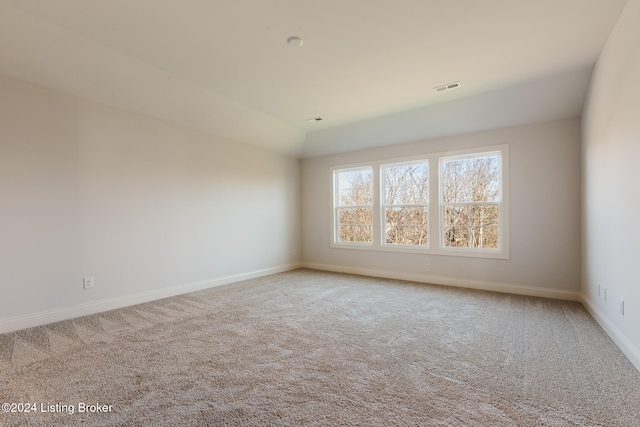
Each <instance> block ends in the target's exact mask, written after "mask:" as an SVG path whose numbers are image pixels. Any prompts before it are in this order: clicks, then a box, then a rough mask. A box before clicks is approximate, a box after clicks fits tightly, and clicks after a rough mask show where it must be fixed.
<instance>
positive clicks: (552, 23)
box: [0, 0, 626, 157]
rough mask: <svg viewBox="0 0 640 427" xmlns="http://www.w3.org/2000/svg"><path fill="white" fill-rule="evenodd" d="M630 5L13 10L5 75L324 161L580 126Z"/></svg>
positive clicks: (67, 4)
mask: <svg viewBox="0 0 640 427" xmlns="http://www.w3.org/2000/svg"><path fill="white" fill-rule="evenodd" d="M625 3H626V0H535V1H533V0H481V1H478V0H447V1H444V0H395V1H394V0H346V1H345V0H324V1H322V2H317V1H310V0H180V1H177V0H92V1H86V0H0V74H3V75H6V76H9V77H13V78H16V79H20V80H23V81H27V82H30V83H34V84H37V85H41V86H44V87H47V88H51V89H54V90H58V91H61V92H65V93H69V94H72V95H75V96H78V97H81V98H85V99H88V100H91V101H95V102H99V103H102V104H106V105H111V106H114V107H118V108H122V109H125V110H128V111H133V112H136V113H141V114H145V115H149V116H152V117H156V118H160V119H163V120H167V121H170V122H173V123H177V124H180V125H183V126H187V127H191V128H194V129H198V130H201V131H204V132H208V133H210V134H213V135H216V136H220V137H223V138H226V139H229V140H233V141H239V142H244V143H249V144H252V145H258V146H261V147H264V148H267V149H269V150H273V151H277V152H280V153H283V154H286V155H290V156H294V157H313V156H318V155H324V154H330V153H335V152H340V151H349V150H353V149H360V148H367V147H370V146H379V145H385V144H393V143H398V142H404V141H408V140H415V139H422V138H428V137H433V136H441V135H448V134H455V133H461V132H470V131H474V130H480V129H488V128H491V127H497V126H509V125H515V124H522V123H527V122H534V121H540V120H551V119H555V118H562V117H571V116H577V115H579V114H580V111H581V109H582V103H583V101H584V96H585V93H586V90H587V87H588V81H589V75H590V72H591V69H592V67H593V65H594V64H595V61H596V59H597V57H598V55H599V53H600V51H601V49H602V47H603V46H604V43H605V41H606V40H607V37H608V36H609V34H610V32H611V30H612V29H613V27H614V25H615V23H616V21H617V19H618V17H619V16H620V13H621V12H622V9H623V8H624V6H625ZM290 36H299V37H301V38H302V39H303V40H304V44H303V45H302V46H301V47H294V46H291V45H289V44H287V39H288V38H289V37H290ZM454 81H460V82H461V87H460V88H458V89H455V90H451V91H447V92H442V93H436V92H435V91H434V89H433V88H434V87H435V86H438V85H442V84H446V83H450V82H454ZM524 96H526V98H525V97H524ZM317 116H320V117H322V118H323V120H322V121H320V122H312V123H310V122H307V121H306V119H309V118H312V117H317Z"/></svg>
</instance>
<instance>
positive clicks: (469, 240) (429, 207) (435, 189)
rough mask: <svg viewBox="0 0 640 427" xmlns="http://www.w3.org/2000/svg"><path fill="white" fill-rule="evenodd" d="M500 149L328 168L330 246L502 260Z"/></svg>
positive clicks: (503, 160) (504, 222) (503, 161)
mask: <svg viewBox="0 0 640 427" xmlns="http://www.w3.org/2000/svg"><path fill="white" fill-rule="evenodd" d="M508 148H509V147H508V145H506V144H505V145H496V146H492V147H484V148H476V149H470V150H458V151H452V152H446V153H432V154H426V155H421V156H419V157H409V158H403V159H388V160H384V161H375V162H368V163H366V164H357V165H350V166H349V165H347V166H339V167H334V168H332V177H333V214H332V221H331V223H332V225H331V230H332V231H331V232H332V234H333V238H332V241H331V245H332V246H333V247H339V248H349V249H361V250H379V251H391V252H412V253H423V254H435V255H456V256H468V257H484V258H499V259H508V258H509V209H508V207H509V205H508V194H509V190H508V177H509V169H508V160H509V153H508ZM436 165H437V167H436Z"/></svg>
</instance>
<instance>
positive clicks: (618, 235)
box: [582, 0, 640, 369]
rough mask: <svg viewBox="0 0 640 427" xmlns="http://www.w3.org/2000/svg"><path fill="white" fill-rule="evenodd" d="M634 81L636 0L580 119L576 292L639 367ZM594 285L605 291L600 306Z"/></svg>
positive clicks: (638, 152) (638, 147)
mask: <svg viewBox="0 0 640 427" xmlns="http://www.w3.org/2000/svg"><path fill="white" fill-rule="evenodd" d="M638 76H640V0H630V1H629V2H628V3H627V6H626V8H625V10H624V11H623V13H622V15H621V17H620V20H619V21H618V23H617V25H616V27H615V28H614V30H613V32H612V33H611V36H610V37H609V40H608V41H607V44H606V45H605V48H604V49H603V51H602V53H601V55H600V58H599V59H598V63H597V65H596V67H595V70H594V74H593V77H592V81H591V87H590V92H589V95H588V97H587V102H586V104H585V109H584V114H583V149H582V151H583V188H582V190H583V224H584V229H583V251H582V265H583V274H582V279H583V280H582V292H583V293H584V295H585V300H586V304H587V306H588V308H589V309H590V310H591V312H592V314H593V315H594V317H595V318H596V319H597V320H598V321H599V322H600V324H601V325H602V326H603V327H604V329H605V330H606V331H607V332H608V333H609V335H611V337H612V338H613V339H614V340H615V341H616V343H617V344H618V345H619V346H620V347H621V349H622V350H623V351H625V354H626V355H627V356H628V357H629V359H630V360H631V361H632V362H633V363H634V364H635V366H636V367H637V368H638V369H640V327H639V325H640V274H639V270H638V268H637V267H638V262H639V259H638V254H640V249H638V243H639V242H640V221H639V220H638V218H639V217H640V168H639V167H638V159H640V80H639V79H638ZM598 285H600V286H601V288H602V289H603V288H605V287H606V288H607V301H605V300H604V291H601V293H600V295H598ZM621 299H624V302H625V313H624V316H622V315H621V314H620V311H619V304H620V300H621Z"/></svg>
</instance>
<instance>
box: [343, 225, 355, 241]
mask: <svg viewBox="0 0 640 427" xmlns="http://www.w3.org/2000/svg"><path fill="white" fill-rule="evenodd" d="M353 239H354V227H353V225H340V241H341V242H353Z"/></svg>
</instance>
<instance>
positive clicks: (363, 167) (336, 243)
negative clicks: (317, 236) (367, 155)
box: [331, 163, 377, 249]
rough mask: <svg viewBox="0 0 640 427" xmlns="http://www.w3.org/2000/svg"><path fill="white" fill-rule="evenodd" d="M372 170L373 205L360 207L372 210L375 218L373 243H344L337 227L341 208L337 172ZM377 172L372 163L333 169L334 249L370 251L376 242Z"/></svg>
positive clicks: (332, 227) (332, 244)
mask: <svg viewBox="0 0 640 427" xmlns="http://www.w3.org/2000/svg"><path fill="white" fill-rule="evenodd" d="M369 169H371V171H372V172H371V173H372V175H373V189H372V190H373V200H372V204H371V206H360V207H366V208H369V207H370V208H371V211H372V216H373V217H374V220H373V222H374V223H373V224H372V228H371V230H372V234H373V235H372V241H371V242H343V241H341V240H340V239H339V234H340V228H339V227H337V215H338V214H337V212H338V209H339V208H340V207H341V206H340V205H339V204H338V196H339V191H338V181H337V179H336V174H335V172H336V171H340V172H346V171H358V170H369ZM376 185H377V184H376V171H375V168H373V167H372V166H371V164H370V163H359V164H353V165H346V166H338V167H332V168H331V193H332V195H333V197H332V200H333V201H332V204H331V230H332V237H331V246H332V247H340V248H345V247H346V248H352V249H368V248H369V249H370V248H371V247H372V246H373V245H374V242H375V232H374V231H373V227H375V210H376V193H377V192H376ZM354 207H356V208H357V207H359V206H354Z"/></svg>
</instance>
